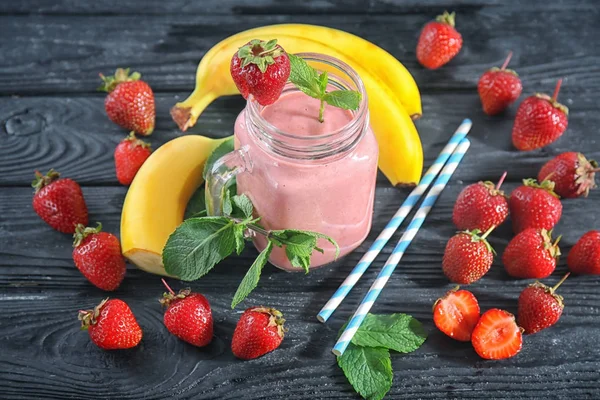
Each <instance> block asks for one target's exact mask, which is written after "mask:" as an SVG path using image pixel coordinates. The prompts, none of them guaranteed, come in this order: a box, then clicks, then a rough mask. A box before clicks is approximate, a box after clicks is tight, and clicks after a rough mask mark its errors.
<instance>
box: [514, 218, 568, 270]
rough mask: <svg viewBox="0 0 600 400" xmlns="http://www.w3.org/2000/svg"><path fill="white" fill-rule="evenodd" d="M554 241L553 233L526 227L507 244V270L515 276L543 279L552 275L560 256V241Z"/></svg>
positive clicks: (558, 239)
mask: <svg viewBox="0 0 600 400" xmlns="http://www.w3.org/2000/svg"><path fill="white" fill-rule="evenodd" d="M559 241H560V236H559V237H558V238H557V239H556V241H555V242H554V243H553V242H552V233H551V232H548V231H547V230H545V229H535V228H530V229H526V230H524V231H523V232H521V233H519V234H518V235H517V236H515V237H514V238H513V239H512V240H511V241H510V242H509V243H508V246H506V249H505V250H504V254H503V255H502V262H503V263H504V269H506V272H507V273H508V274H509V275H510V276H513V277H515V278H524V279H532V278H535V279H542V278H546V277H548V276H550V274H552V272H554V269H555V268H556V259H557V258H558V257H559V256H560V249H559V248H558V242H559Z"/></svg>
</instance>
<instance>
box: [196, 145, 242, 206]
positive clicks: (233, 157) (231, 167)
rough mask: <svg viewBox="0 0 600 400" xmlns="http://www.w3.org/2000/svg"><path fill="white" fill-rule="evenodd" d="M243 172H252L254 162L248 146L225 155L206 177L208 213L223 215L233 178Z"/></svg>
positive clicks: (216, 162)
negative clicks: (225, 197)
mask: <svg viewBox="0 0 600 400" xmlns="http://www.w3.org/2000/svg"><path fill="white" fill-rule="evenodd" d="M242 172H250V173H251V172H252V161H251V160H250V156H249V154H248V146H243V147H242V148H240V149H238V150H234V151H232V152H231V153H228V154H225V155H224V156H223V157H221V158H219V159H218V160H217V161H215V163H214V164H213V167H212V169H211V170H210V171H209V172H208V174H207V175H206V192H205V197H206V213H207V215H210V216H214V215H221V214H222V212H223V197H224V195H225V191H226V190H227V189H228V187H229V184H230V182H231V180H232V179H233V178H235V177H236V176H237V175H239V174H241V173H242Z"/></svg>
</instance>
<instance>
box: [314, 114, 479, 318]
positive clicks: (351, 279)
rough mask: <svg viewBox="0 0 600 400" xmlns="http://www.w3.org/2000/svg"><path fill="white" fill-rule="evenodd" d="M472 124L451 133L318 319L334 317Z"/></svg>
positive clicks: (465, 122) (468, 123) (462, 124)
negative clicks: (332, 315)
mask: <svg viewBox="0 0 600 400" xmlns="http://www.w3.org/2000/svg"><path fill="white" fill-rule="evenodd" d="M472 125H473V124H472V123H471V120H470V119H465V120H464V121H463V122H462V123H461V124H460V126H459V127H458V129H457V130H456V132H454V135H452V137H451V138H450V141H449V142H448V144H446V147H444V148H443V149H442V151H441V153H440V154H439V156H438V157H437V159H436V160H435V161H434V163H433V164H432V165H431V167H429V169H428V170H427V172H426V173H425V175H424V176H423V178H421V181H420V182H419V184H418V185H417V187H415V188H414V189H413V191H412V192H411V193H410V194H409V195H408V197H407V198H406V200H404V203H403V204H402V206H401V207H400V208H399V209H398V211H396V214H395V215H394V217H393V218H392V219H391V220H390V222H388V224H387V225H386V226H385V228H384V229H383V231H382V232H381V233H380V234H379V236H378V237H377V239H375V241H374V242H373V244H372V245H371V247H370V248H369V250H368V251H367V252H366V253H365V255H364V256H363V257H362V258H361V259H360V261H359V262H358V264H356V266H355V267H354V269H353V270H352V272H350V275H348V277H347V278H346V279H345V280H344V282H342V284H341V285H340V287H339V288H338V290H336V292H335V293H334V294H333V296H332V297H331V299H329V301H328V302H327V304H325V306H323V308H322V309H321V311H320V312H319V314H318V315H317V319H318V320H319V321H321V322H325V321H327V320H328V319H329V317H331V314H333V312H334V311H335V310H336V308H338V306H339V305H340V303H341V302H342V301H344V298H346V296H347V295H348V293H350V290H352V288H353V287H354V285H355V284H356V282H358V280H359V279H360V277H361V276H362V275H363V274H364V273H365V271H366V270H367V269H368V268H369V266H370V265H371V263H372V262H373V260H374V259H375V257H377V255H378V254H379V252H380V251H381V249H383V247H384V246H385V245H386V244H387V242H388V240H390V238H391V237H392V235H394V233H395V232H396V230H398V227H399V226H400V225H401V224H402V222H403V221H404V218H406V216H407V215H408V214H409V213H410V211H411V210H412V208H413V207H414V206H415V205H416V204H417V203H418V202H419V200H420V199H421V196H422V195H423V193H425V191H426V190H427V188H429V185H430V184H431V182H433V179H434V178H435V177H436V176H437V174H438V173H439V172H440V170H441V169H442V167H443V166H444V164H446V161H448V158H450V156H451V155H452V153H453V152H454V150H455V149H456V146H458V143H459V142H460V141H461V140H463V139H464V138H465V136H467V134H468V133H469V131H470V130H471V126H472Z"/></svg>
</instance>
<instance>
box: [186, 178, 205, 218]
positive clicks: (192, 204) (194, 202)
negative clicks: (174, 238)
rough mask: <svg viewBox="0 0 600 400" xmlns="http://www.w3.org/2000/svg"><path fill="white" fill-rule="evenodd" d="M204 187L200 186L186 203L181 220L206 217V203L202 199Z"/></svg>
mask: <svg viewBox="0 0 600 400" xmlns="http://www.w3.org/2000/svg"><path fill="white" fill-rule="evenodd" d="M204 190H205V189H204V185H202V186H200V187H199V188H198V189H197V190H196V191H195V192H194V194H193V195H192V197H191V198H190V201H188V203H187V206H186V207H185V212H184V214H183V219H188V218H194V217H203V216H205V215H206V201H205V199H204Z"/></svg>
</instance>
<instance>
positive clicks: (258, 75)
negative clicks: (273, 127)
mask: <svg viewBox="0 0 600 400" xmlns="http://www.w3.org/2000/svg"><path fill="white" fill-rule="evenodd" d="M230 72H231V77H232V78H233V81H234V82H235V85H236V86H237V88H238V90H239V91H240V93H241V94H242V96H244V98H245V99H247V98H248V96H249V95H252V96H253V97H254V99H256V101H258V102H259V103H260V104H261V105H263V106H267V105H269V104H273V103H274V102H275V100H277V99H278V98H279V96H280V95H281V91H282V90H283V87H284V86H285V83H286V81H287V79H288V77H289V76H290V59H289V57H288V55H287V53H286V52H285V50H283V48H282V47H281V46H280V45H278V44H277V40H275V39H274V40H270V41H268V42H265V41H262V40H258V39H254V40H251V41H250V42H248V43H246V44H245V45H244V46H242V47H240V49H239V50H238V51H237V53H235V54H234V55H233V57H232V58H231V65H230Z"/></svg>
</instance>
